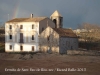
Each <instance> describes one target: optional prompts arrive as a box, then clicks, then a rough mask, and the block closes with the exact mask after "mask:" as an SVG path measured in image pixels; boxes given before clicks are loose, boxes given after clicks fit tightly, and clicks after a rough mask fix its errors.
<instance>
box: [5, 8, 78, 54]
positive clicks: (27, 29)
mask: <svg viewBox="0 0 100 75" xmlns="http://www.w3.org/2000/svg"><path fill="white" fill-rule="evenodd" d="M77 48H78V38H77V36H76V34H75V33H74V32H73V31H72V30H71V29H66V28H63V17H62V16H61V14H60V13H59V12H58V11H57V10H56V11H55V12H54V13H53V14H52V15H51V16H50V18H48V17H34V16H33V14H31V17H30V18H15V19H12V20H9V21H7V22H6V23H5V52H38V51H43V52H50V53H53V52H57V53H66V52H67V50H71V49H77Z"/></svg>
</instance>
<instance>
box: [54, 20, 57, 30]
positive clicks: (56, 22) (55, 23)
mask: <svg viewBox="0 0 100 75" xmlns="http://www.w3.org/2000/svg"><path fill="white" fill-rule="evenodd" d="M53 22H54V23H55V28H57V21H56V19H53Z"/></svg>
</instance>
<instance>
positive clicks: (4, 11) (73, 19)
mask: <svg viewBox="0 0 100 75" xmlns="http://www.w3.org/2000/svg"><path fill="white" fill-rule="evenodd" d="M55 10H58V11H59V13H60V14H61V15H62V16H63V27H64V28H72V29H75V28H77V27H78V25H80V24H82V23H90V24H98V25H100V0H0V24H1V23H2V22H6V21H7V20H11V19H13V18H26V17H30V14H33V15H34V16H35V17H40V16H43V17H50V15H51V14H52V13H53V12H54V11H55Z"/></svg>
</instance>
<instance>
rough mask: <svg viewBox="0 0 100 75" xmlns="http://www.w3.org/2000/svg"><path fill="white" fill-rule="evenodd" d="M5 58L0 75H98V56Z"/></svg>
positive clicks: (99, 65) (44, 55) (99, 67)
mask: <svg viewBox="0 0 100 75" xmlns="http://www.w3.org/2000/svg"><path fill="white" fill-rule="evenodd" d="M2 56H3V55H2ZM6 56H9V57H4V59H3V58H2V59H0V75H100V73H99V72H100V56H69V55H58V54H35V55H33V57H32V58H31V59H25V60H24V59H18V58H16V59H13V58H15V57H16V55H15V54H14V55H13V54H12V55H9V54H8V55H6ZM12 56H13V57H12ZM14 56H15V57H14ZM19 56H20V55H19ZM27 56H28V55H27ZM11 57H12V59H11ZM17 57H18V55H17ZM18 68H19V70H18ZM34 70H36V71H34ZM61 70H62V71H61Z"/></svg>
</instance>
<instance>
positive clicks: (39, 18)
mask: <svg viewBox="0 0 100 75" xmlns="http://www.w3.org/2000/svg"><path fill="white" fill-rule="evenodd" d="M45 18H47V17H33V18H15V19H12V20H10V21H7V23H8V22H39V21H41V20H43V19H45Z"/></svg>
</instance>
